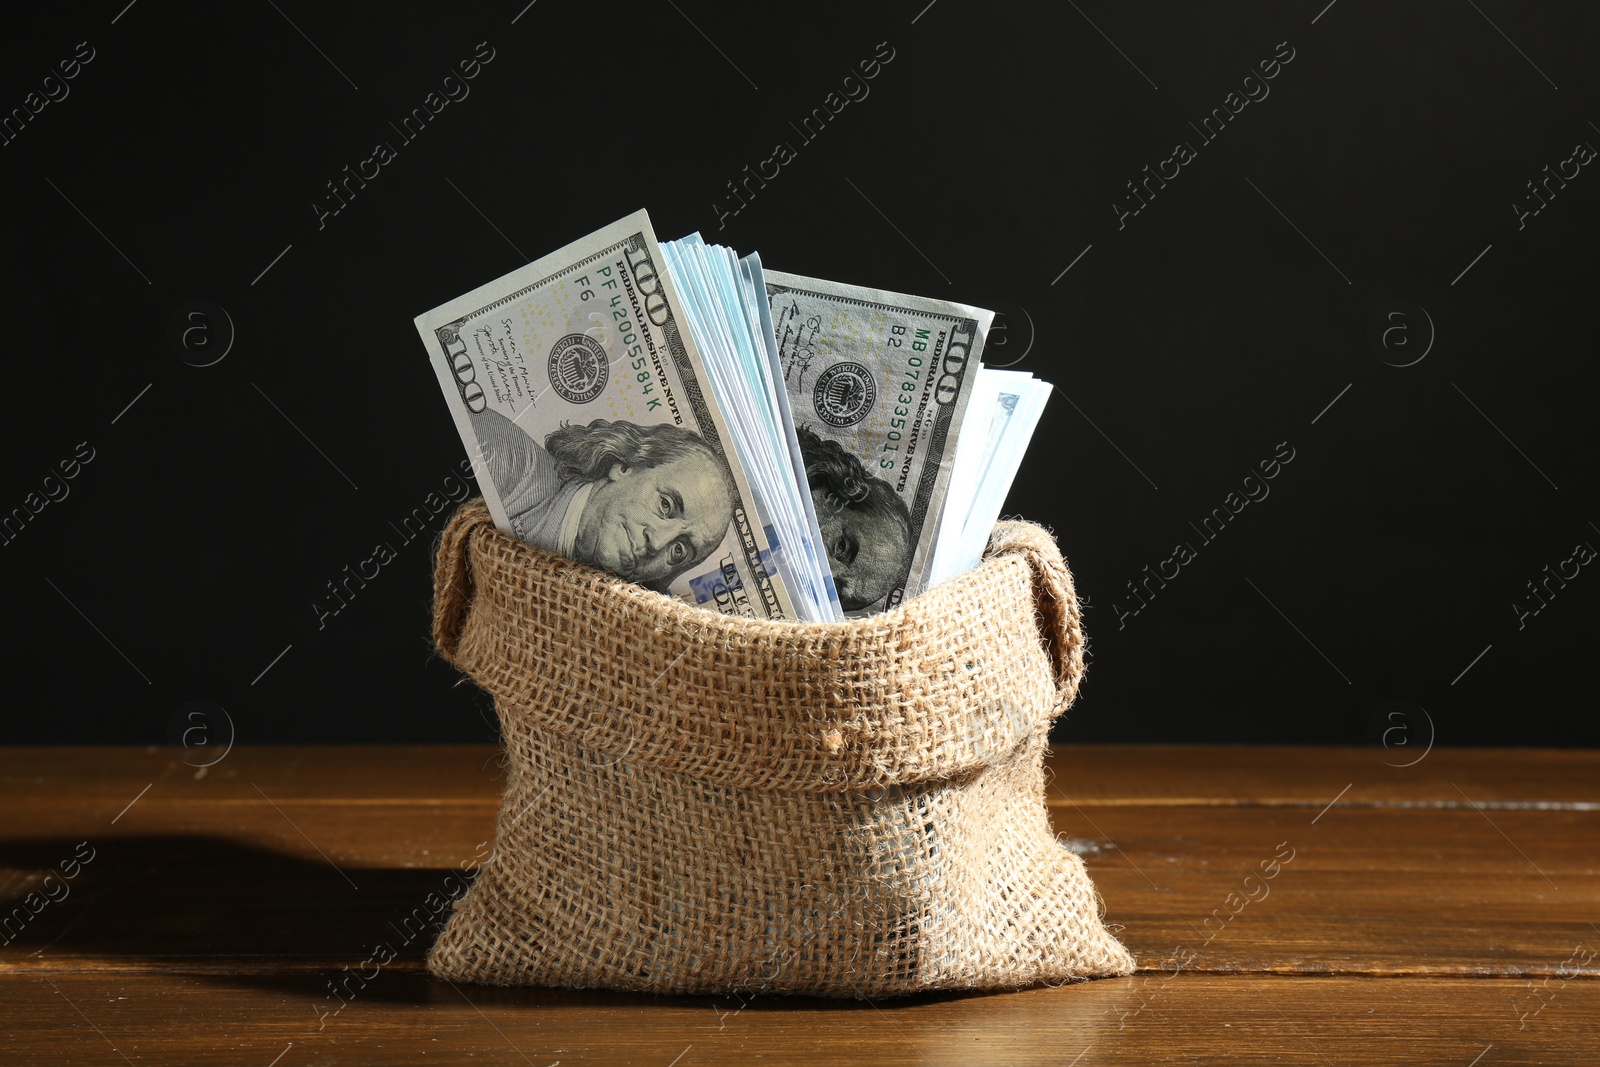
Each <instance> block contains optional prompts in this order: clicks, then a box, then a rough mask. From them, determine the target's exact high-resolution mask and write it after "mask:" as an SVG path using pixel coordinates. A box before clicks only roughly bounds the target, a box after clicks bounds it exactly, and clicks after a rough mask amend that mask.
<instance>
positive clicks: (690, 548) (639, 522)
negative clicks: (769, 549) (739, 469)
mask: <svg viewBox="0 0 1600 1067" xmlns="http://www.w3.org/2000/svg"><path fill="white" fill-rule="evenodd" d="M472 428H473V431H474V432H475V433H476V435H477V438H478V441H479V442H480V443H481V444H482V445H483V448H484V453H485V457H484V458H485V462H486V466H487V468H488V474H489V477H490V479H491V480H493V482H494V485H495V488H496V489H497V490H499V493H500V499H501V500H502V501H503V502H504V504H505V509H506V514H507V516H508V517H509V518H510V520H511V530H512V533H513V535H514V536H516V537H517V538H518V539H520V540H523V541H527V542H530V543H531V544H535V545H538V546H539V547H540V548H543V549H546V550H548V551H551V552H557V553H560V554H561V555H563V556H566V557H567V558H569V559H575V560H577V561H578V562H580V563H587V564H589V565H590V566H593V567H600V568H602V569H604V570H608V571H611V572H612V573H614V574H617V575H620V576H621V577H623V578H626V579H628V580H629V581H631V582H638V583H639V584H641V585H647V586H649V587H651V588H653V589H658V590H662V591H665V589H666V587H667V586H668V585H669V584H670V583H671V582H672V580H673V579H674V578H676V577H678V575H680V574H682V573H683V572H685V571H687V570H688V569H689V568H691V567H693V566H695V565H696V564H699V563H701V562H703V561H704V560H705V558H706V557H707V556H709V555H710V554H711V552H712V550H713V549H715V548H716V546H717V545H718V544H719V543H721V541H722V538H723V536H724V534H725V533H726V531H727V527H728V523H729V521H730V520H731V519H732V517H733V505H734V501H735V499H736V497H737V494H736V492H735V488H734V482H733V475H732V473H731V472H730V471H729V470H728V466H727V464H726V462H724V460H723V459H722V458H721V457H720V456H718V455H717V454H716V453H715V452H713V451H712V450H711V448H710V446H709V445H707V444H706V443H705V441H704V440H703V439H702V438H701V437H700V436H699V435H697V434H695V433H693V432H691V431H689V430H685V429H682V428H680V427H677V426H670V425H653V426H640V425H637V424H635V423H631V422H626V421H624V420H621V419H618V420H615V421H610V422H608V421H607V420H605V419H595V420H594V421H593V422H591V423H589V424H588V425H587V426H572V425H566V426H562V427H561V428H560V429H558V430H555V431H554V432H552V433H551V434H549V435H548V436H547V437H546V438H545V441H544V444H543V445H540V444H539V443H538V442H537V441H535V440H534V439H533V438H532V437H530V436H528V434H526V433H525V432H523V430H522V429H521V428H519V427H518V426H517V425H516V424H515V423H514V422H512V421H511V420H510V419H508V418H506V417H505V416H504V415H501V414H499V413H498V412H494V411H484V412H482V413H480V414H476V415H473V416H472Z"/></svg>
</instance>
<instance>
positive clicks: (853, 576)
mask: <svg viewBox="0 0 1600 1067" xmlns="http://www.w3.org/2000/svg"><path fill="white" fill-rule="evenodd" d="M797 432H798V433H799V436H800V458H801V460H802V461H803V462H804V463H805V466H806V481H807V482H808V483H809V484H810V486H811V503H812V505H813V506H814V507H815V508H816V511H817V525H818V526H820V527H821V528H822V544H823V547H824V548H825V549H826V550H827V553H828V564H829V566H830V567H832V569H833V584H834V587H835V588H836V589H838V591H839V603H840V604H841V605H842V606H843V607H844V609H845V610H846V611H861V610H863V609H865V608H870V607H871V606H872V605H874V604H876V603H877V602H878V601H880V600H882V599H883V598H884V597H886V596H888V595H889V593H890V591H891V590H893V589H894V584H895V582H896V581H897V580H898V579H899V577H900V576H901V575H902V574H904V573H905V571H906V568H907V566H908V565H909V564H910V562H911V553H912V550H913V549H914V548H915V547H916V546H915V545H913V544H912V543H911V513H910V512H909V511H907V510H906V505H905V501H903V500H901V499H900V495H899V494H898V493H896V492H895V491H894V487H893V486H892V485H890V484H889V483H888V482H886V481H884V480H883V479H882V478H878V477H874V476H873V475H871V474H868V473H867V469H866V467H864V466H863V465H862V463H861V461H860V460H859V459H857V458H856V457H855V456H854V455H853V454H852V453H850V452H847V451H846V450H845V449H844V448H843V446H841V445H840V444H839V443H838V442H837V441H829V440H827V439H825V438H822V437H819V436H817V434H815V433H813V432H812V431H811V430H810V429H808V428H806V427H804V426H801V427H797Z"/></svg>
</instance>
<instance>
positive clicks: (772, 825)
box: [428, 501, 1133, 998]
mask: <svg viewBox="0 0 1600 1067" xmlns="http://www.w3.org/2000/svg"><path fill="white" fill-rule="evenodd" d="M434 640H435V642H436V644H437V645H438V648H439V651H440V652H441V653H442V655H443V656H444V657H445V659H447V660H448V661H449V662H450V663H452V664H454V665H455V666H457V667H458V668H460V669H461V670H462V671H464V672H466V674H467V675H468V676H470V677H471V678H472V679H473V680H474V681H475V682H477V684H478V685H480V686H482V687H483V688H484V689H485V690H486V691H487V692H489V693H490V694H491V695H492V696H493V697H494V703H495V710H496V712H497V713H498V715H499V718H500V725H501V729H502V732H503V736H504V744H505V749H506V756H507V760H506V762H507V769H506V782H505V793H504V796H503V798H502V801H501V806H500V812H499V821H498V825H497V827H496V838H495V848H494V852H493V854H492V855H491V857H490V859H489V860H488V861H486V862H485V864H484V866H483V868H482V869H481V871H480V872H479V875H478V877H477V879H476V881H475V882H474V884H473V885H472V887H471V889H470V890H469V891H468V893H467V894H466V896H465V897H463V898H462V899H461V900H460V901H459V902H458V903H457V904H456V906H455V909H454V912H453V913H452V915H451V916H450V919H449V921H448V922H447V923H446V925H445V927H444V929H443V930H442V932H441V933H440V935H439V938H438V940H437V942H436V943H435V944H434V946H433V948H432V950H431V951H430V952H429V954H428V969H429V971H431V972H432V973H433V974H434V975H437V976H438V977H441V978H448V979H451V980H453V981H472V982H487V983H493V984H498V985H541V986H566V987H578V988H607V989H621V990H636V991H650V992H657V993H680V994H682V993H721V992H735V991H736V992H775V993H807V994H821V995H829V996H844V997H873V998H876V997H884V996H892V995H895V994H902V993H913V992H917V991H922V990H933V989H1002V988H1017V987H1021V986H1026V985H1032V984H1036V983H1041V982H1060V981H1064V980H1069V979H1077V978H1092V977H1099V976H1105V975H1119V974H1127V973H1129V972H1130V971H1131V970H1132V969H1133V960H1132V958H1131V957H1130V956H1129V954H1128V952H1127V950H1126V949H1124V948H1123V947H1122V945H1120V944H1119V943H1118V942H1117V940H1116V939H1115V938H1114V937H1113V936H1112V935H1111V933H1110V932H1109V931H1107V929H1106V927H1105V925H1104V923H1103V922H1102V921H1101V916H1100V901H1099V897H1098V896H1097V894H1096V893H1095V890H1094V886H1093V885H1092V884H1091V882H1090V880H1089V876H1088V874H1087V873H1086V872H1085V870H1084V867H1083V863H1082V861H1081V860H1080V859H1079V858H1078V857H1077V856H1075V855H1073V854H1072V853H1071V852H1069V851H1068V850H1067V849H1065V848H1064V847H1062V845H1061V844H1060V843H1058V842H1057V840H1056V839H1055V837H1054V835H1053V833H1052V831H1051V828H1050V821H1049V815H1048V811H1047V808H1046V804H1045V795H1044V791H1045V781H1044V768H1043V759H1044V754H1045V748H1046V743H1047V735H1048V732H1049V728H1050V723H1051V720H1052V719H1054V718H1055V716H1056V715H1057V714H1059V713H1060V712H1061V711H1063V710H1065V708H1066V707H1067V705H1068V704H1070V703H1071V702H1072V699H1073V697H1074V696H1075V694H1076V692H1077V688H1078V682H1079V679H1080V678H1081V676H1082V673H1083V634H1082V630H1081V627H1080V623H1079V613H1078V603H1077V599H1076V597H1075V595H1074V593H1073V586H1072V576H1071V574H1070V573H1069V572H1068V571H1067V568H1066V565H1065V564H1064V563H1063V561H1062V559H1061V554H1060V552H1059V551H1058V550H1057V548H1056V545H1055V542H1054V540H1053V539H1052V538H1051V537H1050V535H1049V533H1048V532H1047V531H1045V530H1044V529H1042V528H1040V527H1038V526H1034V525H1032V524H1028V523H1018V522H1009V523H1001V524H1000V525H999V526H997V527H996V529H995V532H994V535H993V537H992V538H991V540H990V544H989V551H988V553H987V556H986V558H985V561H984V562H983V563H982V564H981V565H980V566H978V567H977V568H976V569H974V570H972V571H970V572H968V573H966V574H962V575H960V576H958V577H956V578H954V579H951V580H949V581H947V582H944V583H942V584H941V585H939V586H937V587H936V588H934V589H932V590H930V591H928V592H926V593H924V594H922V595H921V596H917V597H913V598H911V599H910V600H908V601H906V602H905V603H903V604H902V605H900V606H899V607H898V608H895V609H894V610H892V611H887V612H883V613H880V614H877V615H872V616H869V617H867V618H863V619H857V620H852V621H847V622H842V623H823V624H810V623H790V622H766V621H753V620H747V619H739V618H732V617H727V616H723V615H719V614H717V613H715V612H713V611H708V610H706V609H704V608H699V607H695V606H693V605H691V604H686V603H683V602H681V601H678V600H674V599H671V598H669V597H666V596H662V595H661V594H658V593H655V592H651V591H650V590H647V589H643V588H641V587H639V586H635V585H632V584H630V583H628V582H625V581H623V580H622V579H620V578H617V577H615V576H613V575H610V574H606V573H604V572H602V571H599V570H595V569H593V568H591V567H587V566H584V565H582V564H579V563H574V562H572V561H571V560H567V559H564V558H561V557H559V556H555V555H552V554H550V553H547V552H544V551H541V550H540V549H538V548H535V547H533V546H531V545H527V544H523V543H521V542H519V541H516V540H513V539H511V538H509V537H506V536H505V535H503V534H501V533H499V532H498V531H497V530H495V528H494V525H493V523H492V521H491V519H490V517H489V513H488V510H487V509H486V508H485V507H484V506H483V504H482V502H481V501H473V502H470V503H468V504H466V505H464V506H463V507H462V508H461V510H460V511H458V512H457V513H456V515H455V516H454V517H453V518H452V519H451V521H450V523H449V525H448V526H447V527H446V529H445V531H444V533H443V535H442V537H441V540H440V543H439V548H438V554H437V560H436V567H435V578H434Z"/></svg>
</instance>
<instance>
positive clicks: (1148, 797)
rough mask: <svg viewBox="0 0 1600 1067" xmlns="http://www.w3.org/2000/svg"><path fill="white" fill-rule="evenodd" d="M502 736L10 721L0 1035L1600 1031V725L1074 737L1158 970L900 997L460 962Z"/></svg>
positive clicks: (1476, 1053)
mask: <svg viewBox="0 0 1600 1067" xmlns="http://www.w3.org/2000/svg"><path fill="white" fill-rule="evenodd" d="M1408 758H1414V756H1413V757H1408ZM498 759H499V755H498V752H497V751H496V750H494V749H490V748H480V747H435V748H422V747H416V748H405V747H384V748H378V747H370V748H368V747H363V748H336V747H318V748H255V749H249V748H236V749H234V750H233V751H232V752H230V753H228V754H227V756H226V757H225V758H224V759H222V760H221V761H220V762H218V763H217V764H216V765H214V766H212V767H209V768H204V769H197V768H196V767H194V766H191V765H189V764H188V763H186V762H185V753H183V752H182V751H178V750H173V749H157V748H148V749H139V748H44V749H39V748H35V749H27V748H12V749H0V812H3V814H4V820H3V829H0V832H3V835H4V840H3V844H0V897H3V898H4V900H5V901H6V902H7V904H6V908H7V912H8V913H9V914H11V915H12V916H13V918H12V920H11V926H10V927H9V928H7V929H5V931H4V933H3V934H0V938H9V939H10V943H9V944H6V945H4V946H3V947H0V1063H4V1064H6V1065H11V1064H32V1063H41V1064H42V1063H48V1064H62V1063H83V1064H114V1063H121V1062H124V1061H127V1062H129V1063H136V1064H144V1063H152V1064H155V1063H181V1064H196V1065H198V1064H213V1063H215V1064H230V1065H236V1064H246V1065H257V1067H271V1065H277V1067H295V1065H298V1064H306V1063H319V1064H334V1063H340V1064H344V1063H383V1064H438V1063H466V1062H473V1063H517V1064H522V1063H528V1064H535V1065H538V1067H545V1065H547V1064H551V1063H554V1062H557V1061H559V1062H560V1063H563V1064H569V1065H570V1064H580V1063H606V1064H610V1063H627V1064H645V1065H653V1067H669V1065H673V1064H676V1065H678V1067H689V1065H692V1064H708V1063H721V1062H729V1063H749V1062H753V1061H756V1060H761V1061H766V1062H774V1063H792V1062H806V1063H815V1062H827V1063H835V1062H852V1061H861V1062H870V1063H875V1064H907V1065H915V1064H955V1063H970V1062H993V1063H1002V1064H1020V1063H1039V1064H1050V1065H1054V1067H1071V1065H1076V1067H1090V1065H1091V1064H1150V1063H1219V1064H1230V1065H1233V1064H1255V1063H1308V1064H1391V1063H1393V1064H1400V1063H1405V1064H1430V1065H1437V1064H1459V1065H1461V1067H1467V1065H1469V1064H1478V1065H1481V1067H1499V1065H1504V1064H1513V1063H1530V1064H1531V1063H1551V1064H1580V1063H1593V1062H1600V1045H1597V1042H1596V1036H1597V1028H1600V983H1597V982H1596V981H1595V977H1596V975H1597V973H1600V957H1597V955H1596V954H1597V952H1600V927H1597V926H1596V925H1595V924H1596V922H1600V907H1597V904H1600V877H1597V870H1596V868H1597V865H1600V848H1597V846H1600V773H1597V772H1600V754H1596V753H1588V752H1557V751H1530V750H1499V751H1488V750H1443V749H1437V750H1434V751H1432V752H1429V753H1428V754H1427V755H1426V756H1425V757H1424V758H1423V759H1422V760H1421V761H1420V762H1418V763H1416V764H1415V765H1414V766H1410V767H1394V766H1390V765H1388V764H1387V763H1386V760H1387V761H1390V762H1403V760H1402V759H1401V758H1400V757H1398V756H1397V755H1396V753H1395V751H1394V750H1388V751H1386V750H1383V749H1327V748H1319V749H1311V748H1235V747H1230V748H1221V747H1201V746H1190V747H1093V748H1089V747H1082V748H1074V747H1063V748H1060V749H1058V750H1057V752H1056V753H1055V754H1054V755H1053V757H1052V771H1053V775H1054V782H1053V785H1052V788H1051V794H1050V795H1051V804H1052V816H1053V818H1054V820H1055V825H1056V829H1057V830H1058V831H1059V832H1060V833H1061V834H1063V835H1066V836H1067V837H1068V838H1069V840H1070V841H1071V842H1072V843H1073V845H1074V847H1076V848H1077V849H1079V851H1080V852H1081V853H1082V854H1083V856H1084V858H1085V860H1086V861H1087V863H1088V865H1089V868H1090V870H1091V872H1092V873H1093V875H1094V879H1095V881H1096V883H1097V884H1098V885H1099V887H1100V890H1101V893H1102V894H1103V896H1104V898H1105V902H1106V911H1107V916H1108V919H1109V920H1110V921H1111V922H1113V923H1116V924H1120V926H1121V927H1122V930H1121V936H1122V937H1123V939H1124V941H1125V942H1126V944H1127V945H1128V946H1129V947H1130V948H1131V949H1132V950H1133V952H1134V954H1135V955H1136V956H1137V957H1138V958H1139V961H1140V963H1141V965H1142V970H1141V973H1140V974H1137V975H1135V976H1133V977H1131V978H1126V979H1116V980H1108V981H1099V982H1089V983H1082V984H1076V985H1070V986H1065V987H1061V988H1044V989H1034V990H1027V991H1023V992H1018V993H1005V994H990V995H927V996H918V997H913V998H906V999H900V1000H891V1001H883V1002H879V1003H876V1004H859V1003H850V1002H833V1001H821V1000H794V999H783V998H776V997H768V998H762V997H756V998H754V999H746V1000H740V999H738V998H735V997H732V996H728V997H718V998H705V997H692V998H656V997H649V996H634V995H624V994H613V993H593V992H570V991H568V992H563V991H552V990H543V989H516V990H504V989H494V988H486V987H477V986H461V987H455V986H452V985H449V984H446V983H443V982H437V981H434V980H432V979H430V978H429V977H428V976H427V975H426V974H425V972H423V970H422V956H423V953H424V950H425V948H426V946H425V945H424V944H423V943H421V941H420V939H419V940H417V941H415V942H412V943H409V944H405V943H403V942H402V939H401V936H400V934H399V932H398V929H397V927H396V925H394V924H395V923H397V922H398V921H399V920H400V918H401V917H402V916H404V915H406V914H408V913H409V912H410V911H411V910H412V909H413V908H414V907H415V906H416V905H417V904H418V903H419V902H420V901H421V900H422V899H423V898H424V897H425V896H426V895H427V894H428V893H429V892H431V891H433V890H435V889H439V888H441V886H442V882H443V880H444V878H445V876H446V875H447V874H448V872H449V871H450V870H451V869H453V868H456V867H458V866H460V865H463V864H471V863H473V862H474V858H475V857H477V858H479V859H481V858H482V855H483V854H484V852H485V851H486V850H487V845H486V844H483V845H480V842H486V841H487V839H488V838H489V837H490V835H491V833H492V830H493V825H494V812H495V803H496V798H497V788H498V785H497V774H498ZM190 762H191V763H192V762H195V760H194V758H193V757H192V756H190ZM83 843H86V844H83ZM85 857H87V860H86V861H85ZM64 863H65V864H66V865H67V866H66V870H67V871H70V872H72V873H73V874H74V875H75V877H73V878H71V879H70V880H67V879H65V877H64V876H63V875H62V874H61V873H60V872H62V871H63V866H62V865H63V864H64ZM1274 864H1276V868H1275V872H1276V873H1275V875H1274V876H1273V877H1271V878H1270V879H1269V878H1266V877H1265V876H1264V873H1263V872H1264V871H1271V870H1274V866H1273V865H1274ZM51 871H56V872H58V874H57V876H56V877H55V878H52V879H50V880H49V881H46V878H45V876H46V875H47V874H49V873H50V872H51ZM1251 872H1255V877H1254V878H1253V879H1251V878H1249V877H1248V876H1250V875H1251ZM30 892H37V893H40V894H41V895H40V896H35V897H32V898H29V897H28V894H29V893H30ZM45 893H48V894H50V897H53V898H54V899H51V898H50V897H46V896H44V895H43V894H45ZM29 900H32V902H33V903H34V905H36V906H38V911H37V913H36V914H35V913H33V912H32V911H29V910H27V907H26V902H27V901H29ZM41 901H44V903H42V904H40V902H41ZM16 907H23V908H24V916H25V920H26V921H24V922H20V923H19V921H18V920H17V919H16V918H15V915H16V913H15V912H14V911H12V909H14V908H16ZM378 942H387V943H389V944H391V945H393V946H395V947H397V948H399V949H400V955H399V958H398V959H396V960H395V961H394V962H392V963H390V964H388V965H387V966H386V967H383V968H382V969H381V971H380V972H379V973H378V974H377V975H376V976H374V977H373V978H372V979H371V981H370V982H368V984H367V985H366V986H365V988H364V989H362V990H361V992H360V994H359V995H358V996H357V997H356V998H355V999H353V1000H351V1001H349V1002H348V1003H346V1002H345V1001H342V1000H339V999H335V998H334V997H333V996H332V995H331V994H330V993H329V984H330V982H332V981H334V980H336V979H338V978H339V977H341V976H342V975H343V973H344V972H343V970H342V969H343V968H346V967H360V966H361V964H362V961H364V960H367V959H368V958H369V957H370V956H371V955H372V950H373V948H374V946H375V945H376V944H377V943H378ZM367 973H369V974H370V973H371V970H370V968H369V969H368V971H367ZM335 1009H338V1010H337V1011H336V1010H335Z"/></svg>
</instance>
